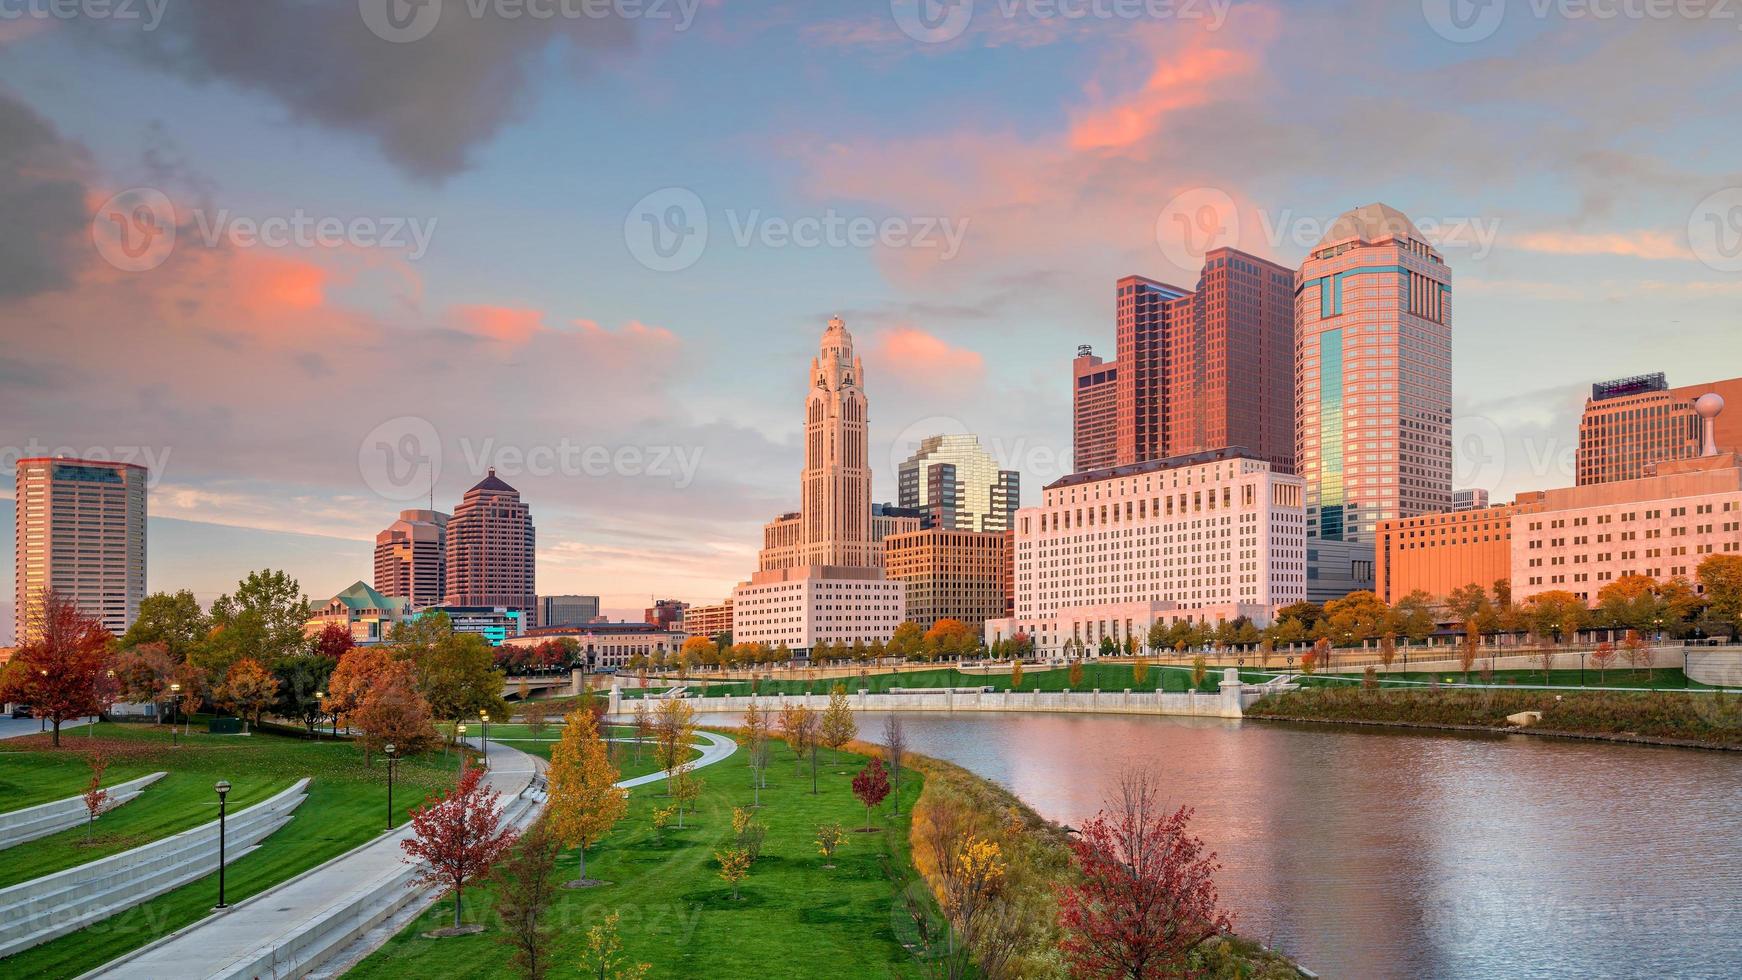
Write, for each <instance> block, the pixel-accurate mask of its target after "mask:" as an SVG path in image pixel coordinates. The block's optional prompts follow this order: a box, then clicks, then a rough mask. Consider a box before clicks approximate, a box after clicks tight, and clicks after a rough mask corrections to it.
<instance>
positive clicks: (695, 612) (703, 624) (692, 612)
mask: <svg viewBox="0 0 1742 980" xmlns="http://www.w3.org/2000/svg"><path fill="white" fill-rule="evenodd" d="M683 631H684V632H685V633H687V634H689V635H690V636H704V637H707V638H708V639H710V640H711V639H713V638H715V637H717V636H720V635H721V634H728V635H729V634H730V633H731V632H732V600H731V599H730V598H727V599H726V600H725V601H724V602H716V603H712V604H710V605H706V606H691V607H689V608H688V609H686V610H684V614H683Z"/></svg>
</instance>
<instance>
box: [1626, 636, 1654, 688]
mask: <svg viewBox="0 0 1742 980" xmlns="http://www.w3.org/2000/svg"><path fill="white" fill-rule="evenodd" d="M1621 650H1622V655H1623V656H1624V657H1626V658H1627V666H1629V667H1632V668H1633V670H1634V671H1635V672H1638V671H1639V670H1641V669H1643V670H1644V671H1645V682H1646V683H1647V684H1649V683H1651V680H1652V673H1653V671H1652V655H1651V644H1650V643H1648V642H1646V639H1645V637H1643V636H1641V635H1640V634H1639V631H1638V630H1628V631H1627V635H1626V636H1624V637H1622V638H1621Z"/></svg>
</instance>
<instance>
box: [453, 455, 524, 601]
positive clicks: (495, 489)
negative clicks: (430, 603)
mask: <svg viewBox="0 0 1742 980" xmlns="http://www.w3.org/2000/svg"><path fill="white" fill-rule="evenodd" d="M535 544H536V542H535V536H534V531H533V527H532V511H531V509H530V508H528V507H527V506H526V504H525V503H524V502H522V501H521V499H520V491H518V490H516V489H514V488H513V487H511V486H509V485H508V484H506V483H503V482H502V481H501V480H499V479H497V478H496V471H495V470H494V469H492V470H490V473H489V475H488V476H486V477H484V479H482V480H480V481H478V485H477V486H474V487H473V488H472V489H470V490H467V491H466V494H465V496H464V497H463V498H462V499H461V500H460V505H459V506H458V507H455V508H454V516H453V517H451V518H449V519H448V548H447V555H448V558H447V561H448V570H447V586H446V595H445V596H444V598H443V604H444V605H448V606H466V607H478V606H487V607H496V606H500V607H502V608H504V609H507V610H509V611H511V612H514V613H518V614H519V622H520V625H521V628H524V627H525V624H527V623H528V622H530V621H531V619H532V615H533V613H534V611H535V609H536V608H537V606H538V588H537V575H536V569H537V559H536V555H537V549H536V546H535Z"/></svg>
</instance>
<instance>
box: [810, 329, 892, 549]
mask: <svg viewBox="0 0 1742 980" xmlns="http://www.w3.org/2000/svg"><path fill="white" fill-rule="evenodd" d="M864 379H865V369H864V366H863V365H861V364H860V362H859V358H858V356H857V355H855V354H854V353H853V335H852V334H850V333H848V332H847V325H846V324H845V323H844V322H842V320H841V318H840V317H838V316H837V317H834V318H832V319H830V320H829V328H828V329H827V330H825V331H824V332H823V342H822V350H821V351H820V352H819V354H818V356H817V357H815V358H813V359H812V360H811V370H810V380H811V389H810V394H809V395H807V396H806V397H805V406H804V408H805V425H804V431H805V440H804V480H803V505H802V508H801V513H802V514H803V515H804V516H803V525H802V529H801V533H800V540H799V546H798V563H799V564H800V565H835V566H842V567H846V568H874V567H877V566H879V565H881V564H882V553H881V550H880V549H879V548H878V547H877V542H876V541H875V540H873V539H872V537H871V462H870V459H869V454H868V452H867V451H866V413H865V409H866V402H865V391H864V389H863V388H862V387H861V385H862V384H863V382H864Z"/></svg>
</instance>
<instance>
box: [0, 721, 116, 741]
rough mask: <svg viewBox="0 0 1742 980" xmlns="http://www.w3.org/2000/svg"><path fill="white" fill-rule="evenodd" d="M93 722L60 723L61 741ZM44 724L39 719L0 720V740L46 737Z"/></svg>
mask: <svg viewBox="0 0 1742 980" xmlns="http://www.w3.org/2000/svg"><path fill="white" fill-rule="evenodd" d="M95 720H96V719H94V718H79V719H76V720H72V721H63V722H61V726H60V737H61V739H62V740H65V739H66V737H67V735H68V734H69V733H71V732H73V731H75V730H77V729H79V728H83V727H84V726H86V725H88V724H90V723H91V722H92V721H95ZM46 724H47V722H44V721H43V720H42V719H41V718H0V738H23V737H24V736H26V735H38V734H40V735H47V734H48V729H47V728H46V727H44V726H45V725H46ZM79 734H80V735H81V736H84V735H85V733H84V732H80V733H79ZM87 737H88V736H87Z"/></svg>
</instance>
